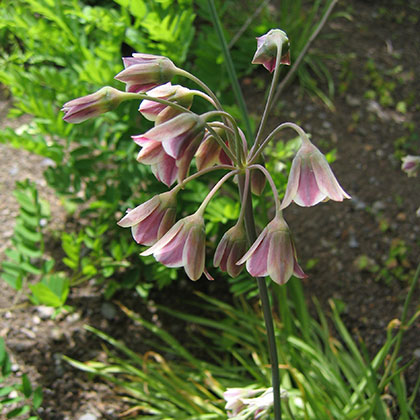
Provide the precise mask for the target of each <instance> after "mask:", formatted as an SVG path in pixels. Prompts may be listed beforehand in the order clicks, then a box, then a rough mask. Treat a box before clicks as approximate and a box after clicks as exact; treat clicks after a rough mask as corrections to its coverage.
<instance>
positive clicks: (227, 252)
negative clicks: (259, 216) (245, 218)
mask: <svg viewBox="0 0 420 420" xmlns="http://www.w3.org/2000/svg"><path fill="white" fill-rule="evenodd" d="M246 248H247V240H246V233H245V228H244V226H243V223H239V224H236V225H235V226H233V227H231V228H230V229H229V230H228V231H227V232H226V233H225V234H224V235H223V237H222V239H221V240H220V242H219V245H217V248H216V252H215V253H214V259H213V265H214V266H215V267H220V269H221V270H222V271H224V272H227V273H228V274H229V275H230V276H231V277H237V276H238V275H239V273H240V272H241V271H242V269H243V267H244V264H241V265H237V264H236V262H237V261H238V260H239V259H240V258H241V256H242V255H244V252H245V251H246Z"/></svg>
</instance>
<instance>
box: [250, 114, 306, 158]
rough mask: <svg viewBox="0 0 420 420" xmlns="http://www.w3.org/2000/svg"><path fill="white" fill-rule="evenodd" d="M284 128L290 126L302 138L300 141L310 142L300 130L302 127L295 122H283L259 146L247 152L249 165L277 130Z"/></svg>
mask: <svg viewBox="0 0 420 420" xmlns="http://www.w3.org/2000/svg"><path fill="white" fill-rule="evenodd" d="M284 128H292V129H293V130H295V131H296V132H297V133H298V134H299V136H300V138H301V139H302V142H310V141H309V139H308V136H307V134H306V133H305V132H304V131H303V130H302V128H300V127H299V126H298V125H297V124H294V123H291V122H285V123H283V124H280V125H279V126H278V127H276V128H275V129H274V130H273V131H272V132H271V133H270V134H269V135H268V136H267V137H266V139H265V140H264V141H263V142H262V143H261V146H260V147H259V148H258V149H257V150H251V151H250V152H249V157H248V164H249V165H252V164H253V163H254V162H255V161H256V160H257V159H258V157H259V156H260V155H261V153H262V152H263V150H264V148H265V147H266V146H267V145H268V143H270V141H271V140H272V139H273V138H274V136H275V135H276V134H277V133H278V132H279V131H281V130H283V129H284Z"/></svg>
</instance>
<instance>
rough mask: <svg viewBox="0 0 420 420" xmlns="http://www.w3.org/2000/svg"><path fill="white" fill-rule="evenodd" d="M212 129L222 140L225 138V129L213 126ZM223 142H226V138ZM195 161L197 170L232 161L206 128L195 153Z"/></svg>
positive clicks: (228, 163) (230, 163)
mask: <svg viewBox="0 0 420 420" xmlns="http://www.w3.org/2000/svg"><path fill="white" fill-rule="evenodd" d="M214 131H215V132H216V133H217V134H218V135H219V136H221V138H222V139H223V140H225V138H224V137H225V131H224V130H223V129H221V128H218V127H215V128H214ZM225 143H227V140H226V141H225ZM195 161H196V163H197V169H198V170H199V171H201V170H202V169H206V168H209V167H211V166H213V165H217V164H219V163H220V164H223V165H232V161H231V160H230V159H229V157H228V155H227V154H226V152H225V151H224V150H223V149H222V147H221V146H220V144H219V143H218V142H217V140H216V139H215V137H214V135H213V133H210V132H209V131H207V130H206V132H205V135H204V139H203V141H202V142H201V144H200V147H199V148H198V150H197V153H196V154H195Z"/></svg>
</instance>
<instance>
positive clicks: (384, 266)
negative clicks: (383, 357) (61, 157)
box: [0, 0, 420, 420]
mask: <svg viewBox="0 0 420 420" xmlns="http://www.w3.org/2000/svg"><path fill="white" fill-rule="evenodd" d="M343 3H344V4H343V5H341V6H340V7H338V8H336V11H341V12H346V13H348V14H349V16H350V17H351V19H350V20H349V19H346V18H335V19H333V20H331V21H330V22H329V23H328V24H327V25H326V27H325V28H324V30H323V32H322V36H321V37H319V39H317V40H316V41H315V43H314V44H313V45H312V47H311V49H312V51H314V50H316V51H318V52H320V53H322V54H325V55H327V56H328V57H327V58H326V59H325V63H326V65H327V67H328V69H329V71H330V73H331V75H332V77H333V79H334V81H335V88H336V92H335V96H334V100H333V103H334V109H329V108H328V107H326V106H325V104H324V103H323V102H322V101H321V100H319V99H317V98H316V97H313V96H309V95H308V94H307V93H305V92H302V90H301V89H300V88H299V87H298V85H297V84H292V85H291V86H289V87H288V88H287V89H286V91H285V92H284V93H283V94H282V96H281V99H280V101H279V103H278V104H276V112H275V115H276V117H274V118H273V119H272V120H271V121H270V125H271V126H272V127H271V128H274V127H275V126H276V125H277V124H279V123H281V122H284V121H294V122H297V123H299V124H300V125H301V126H302V127H303V128H304V129H305V130H306V131H307V132H310V133H311V135H312V139H313V141H314V143H315V144H316V145H317V146H318V147H319V148H320V149H321V150H323V151H328V150H331V149H334V150H335V151H336V160H335V162H334V163H333V165H332V166H333V170H334V172H335V174H336V176H337V178H338V179H339V181H340V183H341V185H342V186H343V188H344V189H345V190H346V191H347V192H348V193H349V194H350V195H351V196H352V199H351V200H346V201H345V202H343V203H334V202H327V203H323V204H321V205H318V206H316V207H315V208H311V209H307V208H300V207H297V206H296V205H291V206H290V207H289V208H287V209H286V210H285V212H284V213H285V218H286V219H287V221H288V223H289V225H290V227H291V229H292V231H293V234H294V237H295V242H296V246H297V251H298V256H299V261H300V262H301V265H302V266H303V267H306V272H307V274H308V278H307V279H305V280H304V281H303V283H304V288H305V293H306V298H307V301H308V303H309V304H310V305H312V302H313V300H314V299H317V300H318V301H319V302H320V303H321V306H322V308H323V309H324V311H326V312H327V313H328V312H329V302H330V301H331V299H335V301H336V302H341V303H342V305H341V306H342V308H343V319H344V321H345V323H346V325H347V327H348V328H349V330H350V331H351V332H352V334H353V335H354V337H361V338H362V339H363V340H364V341H365V343H366V345H367V347H368V349H369V351H370V353H371V354H374V352H375V351H377V350H378V348H379V347H380V346H381V344H382V343H383V342H384V340H385V337H386V331H387V328H388V326H389V325H390V322H391V321H392V320H394V319H398V318H400V317H401V312H402V306H403V302H404V299H405V297H406V295H407V291H408V288H409V285H410V280H411V279H412V278H413V274H414V271H415V268H416V265H417V264H418V263H419V260H420V259H419V255H420V252H419V251H420V247H419V232H420V218H419V217H416V210H417V209H418V208H419V207H420V194H419V178H408V177H407V176H406V174H405V173H403V172H402V171H401V161H400V155H401V154H404V153H405V154H406V153H411V154H420V147H419V146H420V140H419V133H420V126H419V121H420V105H419V102H418V93H419V92H420V82H419V76H420V70H419V66H418V49H419V46H420V21H419V19H420V16H419V11H418V3H416V2H402V1H370V2H365V1H361V0H360V1H356V0H352V1H347V2H343ZM416 5H417V6H416ZM415 6H416V7H417V9H416V8H415ZM291 41H292V48H293V40H291ZM257 74H258V77H260V78H261V77H266V74H265V73H264V72H263V70H258V73H257ZM243 87H244V90H245V92H246V93H248V94H251V95H252V96H251V97H250V98H251V99H250V100H249V104H248V105H249V108H250V109H251V110H252V112H253V113H255V114H258V113H260V112H261V111H262V110H261V109H258V108H257V109H256V108H255V103H257V104H260V103H261V102H262V101H261V100H260V99H259V98H260V96H258V95H262V94H263V92H260V91H258V89H257V87H256V86H255V85H254V81H253V79H251V78H248V79H245V80H243ZM321 87H322V88H323V89H325V88H326V86H321ZM3 93H4V95H3V100H2V101H1V102H0V119H1V120H0V122H1V124H2V125H3V126H5V125H9V126H12V127H14V128H18V127H19V126H21V125H22V124H25V123H27V122H28V119H23V120H22V119H21V120H18V121H16V120H15V121H13V120H7V119H6V115H7V110H8V108H9V106H10V100H8V99H6V96H7V95H6V94H5V92H3ZM248 97H249V96H248ZM257 98H258V99H257ZM50 163H51V162H49V161H48V160H46V159H44V158H41V157H38V156H34V155H31V154H29V153H27V152H25V151H21V150H15V149H11V148H8V147H7V146H5V145H0V165H1V173H0V193H1V203H0V237H1V241H0V252H1V255H2V257H1V258H4V257H3V252H4V250H5V249H6V248H7V247H8V246H9V245H10V243H11V237H12V234H13V220H14V217H15V216H16V214H17V212H18V206H17V203H16V201H15V199H14V197H13V195H12V194H11V192H12V191H13V188H14V183H15V182H16V181H18V180H23V179H26V178H29V179H31V180H32V181H34V182H36V184H37V186H38V188H39V190H40V193H41V195H42V197H43V198H44V199H46V200H48V201H49V202H50V204H51V208H52V215H53V218H52V219H53V222H52V223H53V226H52V227H53V228H61V229H70V227H69V225H68V223H67V220H66V216H65V212H64V210H63V209H62V208H61V206H60V203H59V201H58V200H57V198H56V197H55V196H54V193H53V192H52V191H51V190H49V189H48V187H47V186H46V183H45V181H44V179H43V176H42V173H43V171H44V169H45V167H46V166H47V165H49V164H50ZM49 244H50V246H49V247H48V245H47V248H49V249H50V251H51V252H55V250H54V248H55V247H56V246H57V242H56V240H55V239H54V238H53V237H51V240H50V242H49ZM208 260H210V258H209V259H208ZM419 289H420V288H419V287H418V288H417V290H416V292H415V295H414V298H413V300H412V303H411V307H410V314H413V313H414V312H415V310H416V309H417V310H418V309H419V297H420V294H419ZM195 290H205V291H206V292H208V293H212V294H213V295H216V296H219V297H220V296H222V295H223V294H225V292H226V290H227V288H226V285H223V284H220V283H218V282H217V279H216V281H214V282H212V283H210V282H208V281H207V280H206V279H204V278H203V279H201V280H200V281H198V282H195V283H191V282H187V281H186V280H181V281H180V282H179V283H177V284H174V285H172V286H170V287H169V288H168V289H163V290H162V291H161V292H160V293H154V294H153V299H154V301H155V302H156V303H164V304H168V301H169V300H170V301H171V302H172V304H173V303H175V304H176V302H183V301H185V300H186V299H188V295H189V294H190V293H191V297H192V296H193V295H192V292H193V291H195ZM169 296H170V299H168V297H169ZM117 298H118V299H120V300H122V301H124V303H125V304H128V305H129V306H130V307H132V308H133V309H134V310H136V311H138V312H139V313H142V314H143V315H145V316H148V317H150V318H152V319H153V320H155V321H159V313H158V312H157V313H156V311H155V308H154V304H153V302H149V303H148V304H147V305H145V304H144V303H143V302H142V301H140V299H139V298H138V297H137V295H136V294H135V293H134V292H133V293H126V294H125V295H123V296H121V295H119V296H117ZM69 304H70V305H72V306H73V307H74V309H75V311H74V312H72V313H68V314H60V315H59V316H58V317H56V319H51V311H50V310H49V309H48V308H45V307H33V306H26V304H25V296H24V295H23V294H21V295H16V294H15V293H14V292H13V290H11V289H10V288H8V287H6V286H5V285H3V286H2V293H1V295H0V308H1V309H0V311H1V317H0V335H1V336H2V337H4V338H5V340H6V343H7V347H8V349H9V352H10V354H11V357H12V362H13V365H12V368H13V370H14V373H15V376H17V377H19V376H21V375H22V374H23V373H27V374H28V375H29V377H30V378H31V380H32V381H33V383H34V384H36V385H41V386H42V388H43V390H44V403H43V406H42V412H41V418H42V419H44V420H70V419H71V420H73V419H75V420H89V419H90V420H95V419H117V418H119V415H120V414H121V413H122V412H123V411H124V410H125V409H127V408H128V407H127V406H126V405H125V403H124V402H123V401H122V400H121V398H120V397H119V396H118V390H116V389H114V388H113V387H112V386H109V385H107V384H106V383H103V382H101V381H98V380H90V379H89V378H88V377H87V376H86V375H85V374H84V373H82V372H80V371H78V370H76V369H73V368H72V367H70V366H69V365H68V364H66V363H65V362H64V361H63V360H62V355H63V354H65V355H68V356H70V357H73V358H75V359H77V360H89V359H93V358H96V359H99V360H101V359H102V358H104V357H105V353H104V349H103V348H102V347H101V343H100V342H99V340H97V339H95V338H94V337H93V336H92V334H90V333H88V332H87V331H86V330H84V328H83V325H84V324H89V325H92V326H95V327H97V328H99V329H101V330H104V331H106V332H107V333H109V334H111V335H112V336H114V337H115V338H117V339H124V340H125V341H126V342H129V343H130V347H131V348H133V349H135V350H136V351H139V352H144V351H146V350H147V348H145V347H144V345H143V344H142V338H144V335H145V334H146V333H145V332H144V331H141V330H140V329H139V327H138V326H135V325H133V324H132V323H131V322H130V321H129V320H128V319H127V318H126V316H125V315H124V314H122V312H121V311H120V310H119V309H118V305H117V303H116V301H111V302H108V301H105V300H104V299H103V297H102V295H101V293H100V291H99V290H98V289H97V286H95V284H87V285H83V287H80V288H77V289H75V290H73V292H72V295H71V296H70V300H69ZM162 319H163V320H164V317H163V318H162ZM167 326H168V328H172V332H175V333H177V336H178V337H179V338H180V339H181V340H182V338H183V335H182V331H176V330H175V328H179V327H176V326H171V324H170V323H168V325H167ZM184 338H185V340H186V341H187V339H188V337H184ZM402 356H403V358H404V360H406V361H409V360H412V359H414V363H413V364H412V365H411V366H410V367H409V368H408V370H407V372H406V379H407V382H408V385H409V387H412V386H413V384H414V381H415V379H416V377H417V375H418V373H419V366H420V363H419V361H420V360H419V358H420V321H417V323H415V324H414V325H413V327H412V328H411V329H410V330H409V331H407V332H406V334H405V337H404V341H403V346H402ZM419 399H420V398H419ZM417 408H418V409H419V407H417Z"/></svg>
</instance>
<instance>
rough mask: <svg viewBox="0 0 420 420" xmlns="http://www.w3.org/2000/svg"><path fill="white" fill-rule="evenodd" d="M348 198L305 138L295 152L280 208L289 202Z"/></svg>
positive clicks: (302, 202) (317, 151)
mask: <svg viewBox="0 0 420 420" xmlns="http://www.w3.org/2000/svg"><path fill="white" fill-rule="evenodd" d="M345 198H351V197H350V196H349V195H348V194H347V193H346V192H345V191H344V190H343V189H342V188H341V186H340V184H339V183H338V181H337V179H336V178H335V176H334V174H333V172H332V170H331V168H330V165H329V164H328V162H327V159H326V158H325V156H324V155H323V154H322V153H321V152H320V151H319V150H318V149H317V148H316V147H315V146H314V145H313V144H312V143H311V142H310V141H309V140H308V139H307V138H302V146H301V147H300V149H299V151H298V152H297V154H296V156H295V158H294V159H293V162H292V167H291V169H290V174H289V180H288V182H287V188H286V193H285V195H284V199H283V202H282V205H281V208H282V209H284V208H286V207H287V206H288V205H289V204H290V203H291V202H292V201H294V202H295V203H296V204H298V205H299V206H303V207H310V206H314V205H315V204H318V203H319V202H321V201H323V200H325V199H331V200H334V201H343V200H344V199H345Z"/></svg>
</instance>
